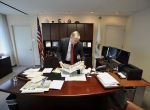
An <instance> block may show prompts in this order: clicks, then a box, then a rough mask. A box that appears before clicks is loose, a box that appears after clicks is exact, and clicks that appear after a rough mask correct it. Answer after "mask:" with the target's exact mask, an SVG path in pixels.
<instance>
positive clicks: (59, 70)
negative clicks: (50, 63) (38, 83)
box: [52, 68, 61, 73]
mask: <svg viewBox="0 0 150 110" xmlns="http://www.w3.org/2000/svg"><path fill="white" fill-rule="evenodd" d="M52 72H54V73H61V68H55V69H54V70H53V71H52Z"/></svg>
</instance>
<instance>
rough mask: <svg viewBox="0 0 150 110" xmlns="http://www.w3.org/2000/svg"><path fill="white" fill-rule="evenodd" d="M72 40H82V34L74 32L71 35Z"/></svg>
mask: <svg viewBox="0 0 150 110" xmlns="http://www.w3.org/2000/svg"><path fill="white" fill-rule="evenodd" d="M71 37H72V38H76V39H80V33H79V32H78V31H74V32H72V33H71Z"/></svg>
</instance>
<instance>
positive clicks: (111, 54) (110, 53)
mask: <svg viewBox="0 0 150 110" xmlns="http://www.w3.org/2000/svg"><path fill="white" fill-rule="evenodd" d="M116 55H117V48H114V47H109V49H108V55H107V59H116Z"/></svg>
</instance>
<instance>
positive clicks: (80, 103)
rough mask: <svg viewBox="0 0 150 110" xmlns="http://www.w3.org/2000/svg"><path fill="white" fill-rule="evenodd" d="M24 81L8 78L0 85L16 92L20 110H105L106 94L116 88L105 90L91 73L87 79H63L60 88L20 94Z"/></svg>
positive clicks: (2, 88)
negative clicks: (14, 81) (14, 80)
mask: <svg viewBox="0 0 150 110" xmlns="http://www.w3.org/2000/svg"><path fill="white" fill-rule="evenodd" d="M26 82H27V81H24V80H20V79H18V81H17V83H16V84H14V83H13V81H12V80H8V81H6V82H5V83H3V84H2V85H0V91H3V92H8V93H13V94H16V96H17V101H18V104H19V108H20V110H34V109H36V110H48V108H49V109H50V108H51V109H56V108H57V109H60V108H63V109H71V110H72V109H89V108H90V109H94V110H96V109H98V108H99V109H103V110H105V109H106V108H107V94H109V93H112V92H115V91H117V90H118V89H110V90H105V89H104V88H103V87H102V86H101V84H100V83H99V81H98V80H97V78H96V77H95V76H94V75H92V77H87V81H65V82H64V85H63V87H62V89H61V90H49V91H48V92H44V93H36V94H21V92H20V88H21V87H22V86H23V85H24V84H25V83H26ZM37 101H38V102H37ZM41 105H42V106H41Z"/></svg>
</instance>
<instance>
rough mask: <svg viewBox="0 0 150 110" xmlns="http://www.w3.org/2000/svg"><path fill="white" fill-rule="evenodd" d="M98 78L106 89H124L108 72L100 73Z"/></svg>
mask: <svg viewBox="0 0 150 110" xmlns="http://www.w3.org/2000/svg"><path fill="white" fill-rule="evenodd" d="M96 77H97V79H98V81H99V82H100V83H101V85H102V86H103V87H104V88H106V89H109V88H120V87H122V86H120V83H119V82H118V81H117V80H116V79H115V78H114V77H112V76H111V75H110V74H109V73H107V72H103V73H99V74H98V75H96Z"/></svg>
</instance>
